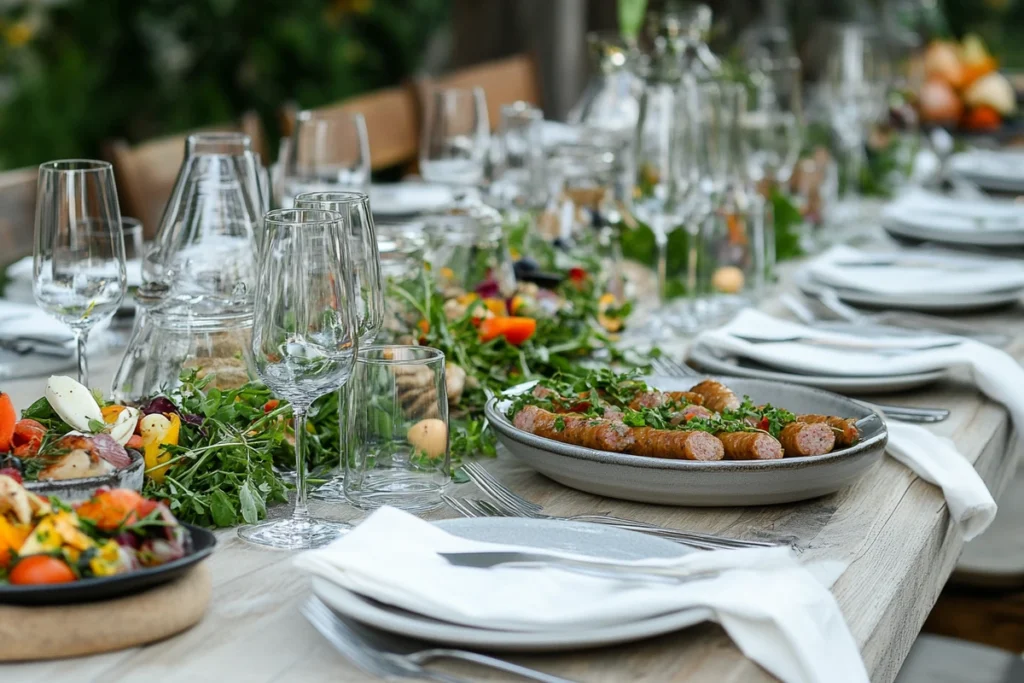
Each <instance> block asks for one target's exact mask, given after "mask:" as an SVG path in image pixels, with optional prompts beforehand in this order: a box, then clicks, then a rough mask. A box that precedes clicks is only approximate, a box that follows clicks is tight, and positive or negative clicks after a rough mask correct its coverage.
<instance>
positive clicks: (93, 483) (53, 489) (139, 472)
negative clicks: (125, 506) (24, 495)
mask: <svg viewBox="0 0 1024 683" xmlns="http://www.w3.org/2000/svg"><path fill="white" fill-rule="evenodd" d="M128 454H129V456H130V457H131V459H132V462H131V464H130V465H128V467H123V468H121V469H119V470H114V471H113V472H111V473H110V474H105V475H103V476H102V477H83V478H81V479H55V480H47V481H26V482H25V484H24V485H25V488H26V489H28V490H29V491H31V492H32V493H35V494H36V495H40V496H44V497H49V496H56V497H57V498H60V499H61V500H63V501H64V502H67V503H77V502H79V501H83V500H88V499H89V498H91V497H92V495H93V494H94V493H95V492H96V489H98V488H111V489H132V490H133V491H141V490H142V482H143V475H144V472H145V469H146V461H145V460H144V459H143V457H142V455H141V454H140V453H139V452H138V451H128Z"/></svg>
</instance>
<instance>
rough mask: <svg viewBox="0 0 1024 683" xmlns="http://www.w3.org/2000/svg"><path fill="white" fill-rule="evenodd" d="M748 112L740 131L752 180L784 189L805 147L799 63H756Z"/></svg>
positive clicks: (795, 61)
mask: <svg viewBox="0 0 1024 683" xmlns="http://www.w3.org/2000/svg"><path fill="white" fill-rule="evenodd" d="M753 66H754V68H753V70H752V72H751V79H750V81H751V82H750V85H749V87H748V89H747V112H746V114H744V116H743V120H742V121H740V128H741V130H742V132H743V137H744V139H745V141H746V145H747V148H748V150H749V154H748V155H747V162H748V164H747V167H748V172H749V173H750V179H751V180H752V181H753V182H754V183H755V184H757V185H758V186H759V187H760V186H761V185H762V183H767V184H771V183H777V184H779V185H782V186H785V185H786V184H787V183H788V182H789V179H790V177H791V176H792V175H793V167H794V166H795V165H796V162H797V159H798V158H799V157H800V149H801V147H802V145H803V104H802V101H801V96H800V62H799V60H797V59H796V58H792V59H788V60H784V61H782V60H780V61H769V60H767V59H762V60H759V61H757V62H756V63H754V64H753Z"/></svg>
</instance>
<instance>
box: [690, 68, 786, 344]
mask: <svg viewBox="0 0 1024 683" xmlns="http://www.w3.org/2000/svg"><path fill="white" fill-rule="evenodd" d="M700 92H701V98H702V110H703V112H704V115H705V117H706V118H707V119H708V120H707V122H706V126H705V128H706V137H707V138H709V139H713V140H714V141H715V143H716V144H717V145H720V148H719V149H718V150H717V159H718V161H717V162H716V163H719V164H721V166H720V169H721V176H720V178H721V182H720V184H716V186H715V187H713V188H712V189H711V192H710V193H709V196H708V200H709V202H710V204H709V205H710V208H711V210H710V211H709V212H708V213H707V215H706V218H705V219H704V221H703V224H702V228H701V231H702V234H703V239H702V243H701V246H702V252H701V254H700V258H699V261H698V283H699V284H698V289H699V291H700V293H701V298H702V310H703V316H704V318H705V322H707V323H711V324H715V323H717V322H720V321H721V320H723V319H724V318H727V317H728V316H730V315H731V314H732V313H734V312H735V311H737V310H738V309H740V308H742V307H744V306H748V305H751V304H752V303H754V302H755V301H757V300H758V299H759V298H760V297H761V296H763V295H764V292H765V289H766V283H767V278H768V275H769V273H770V272H771V270H772V269H773V267H774V251H775V245H774V239H773V230H772V227H771V225H770V224H769V222H768V221H766V220H765V213H766V202H765V201H764V199H763V198H762V197H761V195H760V194H759V193H758V192H757V191H756V190H755V188H754V187H753V185H752V184H751V182H750V178H749V176H748V175H747V155H748V153H749V150H748V149H747V145H746V141H745V136H744V135H743V131H742V127H741V126H742V123H741V122H742V120H743V118H744V116H745V114H746V98H747V93H746V89H745V88H744V87H743V86H741V85H739V84H735V83H717V84H716V83H706V84H704V85H703V86H702V87H701V91H700Z"/></svg>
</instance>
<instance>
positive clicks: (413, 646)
mask: <svg viewBox="0 0 1024 683" xmlns="http://www.w3.org/2000/svg"><path fill="white" fill-rule="evenodd" d="M302 614H303V615H304V616H305V617H306V619H307V620H309V623H310V624H312V625H313V627H314V628H315V629H316V630H317V631H319V632H320V634H321V635H322V636H323V637H324V638H326V639H327V641H328V642H330V643H331V645H333V646H334V649H336V650H337V651H338V652H340V653H341V654H342V655H344V656H345V657H346V658H347V659H348V660H349V661H351V662H352V663H353V664H355V665H356V666H358V667H359V668H360V669H362V670H363V671H365V672H366V673H368V674H370V675H372V676H379V677H380V678H384V679H395V678H421V679H427V680H431V681H439V683H470V681H469V679H466V678H462V677H458V676H451V675H449V674H445V673H441V672H439V671H433V670H431V669H428V668H427V667H426V664H428V663H429V662H432V661H434V660H436V659H460V660H463V661H466V662H473V663H474V664H479V665H481V666H486V667H489V668H491V669H495V670H498V671H505V672H507V673H512V674H516V675H518V676H521V677H522V678H526V679H528V680H532V681H540V682H541V683H573V681H570V680H569V679H566V678H561V677H559V676H551V675H549V674H546V673H543V672H541V671H535V670H533V669H529V668H527V667H525V666H519V665H518V664H513V663H511V662H506V661H504V660H502V659H497V658H496V657H490V656H488V655H482V654H479V653H476V652H469V651H467V650H455V649H451V648H431V647H424V644H423V643H418V642H416V641H414V640H410V639H408V638H403V637H401V636H395V635H391V634H388V633H384V632H382V631H378V630H376V629H369V628H367V627H365V626H361V625H358V624H354V623H352V622H349V621H346V620H344V619H342V618H340V617H339V616H338V615H336V614H335V613H334V612H332V611H331V610H330V608H328V607H327V606H326V605H325V604H324V603H323V602H321V601H320V600H319V599H317V598H310V599H309V600H308V601H307V602H306V604H305V605H303V606H302Z"/></svg>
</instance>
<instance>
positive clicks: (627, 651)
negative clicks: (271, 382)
mask: <svg viewBox="0 0 1024 683" xmlns="http://www.w3.org/2000/svg"><path fill="white" fill-rule="evenodd" d="M970 320H977V322H978V324H979V325H988V326H994V327H998V328H1000V330H1002V331H1007V332H1011V333H1012V334H1013V335H1014V338H1015V340H1014V343H1013V344H1012V346H1011V347H1010V348H1009V351H1010V353H1011V354H1012V355H1014V356H1015V357H1017V358H1020V357H1022V355H1024V316H1021V314H1020V311H1019V309H1014V310H1003V311H999V312H994V313H989V314H984V315H980V316H975V317H973V318H970ZM118 357H119V354H118V353H117V351H116V350H114V351H111V352H110V353H109V354H107V355H105V356H102V357H99V358H96V359H94V360H93V375H92V378H93V382H92V385H93V386H97V387H104V388H105V387H107V386H108V385H109V380H110V377H111V376H112V374H113V371H114V369H115V367H116V365H117V362H118ZM0 388H2V390H3V391H6V392H8V393H10V394H11V396H12V398H13V399H14V402H15V405H17V406H26V405H28V404H29V403H30V402H31V401H33V400H35V399H36V398H38V397H39V396H40V395H42V391H43V388H44V380H43V379H41V378H35V379H27V380H20V381H9V382H5V383H4V384H3V386H2V387H0ZM877 399H878V400H883V399H884V401H885V402H887V403H897V404H905V405H913V406H941V407H945V408H948V409H949V410H950V411H951V412H950V416H949V418H948V419H946V420H945V421H943V422H941V423H938V424H935V425H933V426H932V427H931V428H932V429H933V430H934V431H935V432H936V433H937V434H940V435H942V436H946V437H949V438H950V439H952V440H953V441H954V442H955V443H956V445H957V447H958V448H959V450H960V452H961V453H962V454H963V455H964V456H965V457H966V458H967V459H968V460H970V461H971V462H972V463H974V466H975V468H976V469H977V471H978V473H979V474H980V475H981V477H982V478H983V479H984V481H985V482H986V483H987V484H988V486H989V488H990V489H991V490H992V492H993V494H994V495H996V496H997V497H998V493H999V492H1000V491H1001V490H1002V489H1003V487H1004V486H1005V485H1006V484H1007V482H1008V481H1009V480H1010V478H1011V477H1012V475H1013V469H1014V467H1015V452H1016V448H1015V440H1016V436H1015V433H1014V430H1013V428H1012V425H1011V424H1010V422H1009V419H1008V416H1007V413H1006V411H1005V410H1004V409H1003V407H1002V406H1000V405H997V404H994V403H992V402H991V401H989V400H987V399H986V398H985V397H983V396H982V395H981V394H980V393H979V392H978V391H977V390H976V389H975V388H974V387H973V386H972V385H971V384H970V383H969V382H968V381H967V378H966V377H964V376H957V375H955V374H954V375H953V376H952V377H951V378H950V379H949V380H946V381H943V382H941V383H938V384H935V385H932V386H930V387H927V388H925V389H921V390H919V391H916V392H912V393H905V394H899V395H891V396H884V397H877ZM486 465H487V467H488V469H490V470H491V471H492V472H493V473H494V474H496V475H497V476H498V477H499V478H500V479H501V480H502V481H503V482H505V483H506V484H507V485H508V486H510V487H511V488H512V489H514V490H515V491H516V492H518V493H520V494H522V495H523V496H525V497H527V498H529V499H531V500H533V501H536V502H537V503H540V504H542V505H543V506H544V509H545V511H546V512H548V513H551V514H554V515H569V514H573V513H582V512H608V513H611V514H615V515H618V516H621V517H631V518H634V519H639V520H644V521H647V522H652V523H655V524H660V525H665V526H671V527H675V528H679V529H689V530H695V531H702V532H711V533H715V534H721V535H725V536H735V537H740V538H748V539H761V540H776V541H785V542H789V543H792V544H794V545H795V547H796V548H797V549H798V552H799V554H800V557H801V559H802V560H804V561H821V560H829V561H835V562H839V563H842V565H843V566H844V567H845V568H844V569H843V571H842V574H841V576H840V577H839V579H838V580H837V581H836V583H835V584H834V586H833V588H832V591H833V593H834V595H835V598H836V600H837V602H838V604H839V607H840V608H841V610H842V613H843V616H844V617H845V619H846V622H847V624H848V625H849V628H850V631H851V632H852V634H853V637H854V639H855V640H856V642H857V644H858V645H859V647H860V649H861V653H862V655H863V658H864V663H865V666H866V667H867V671H868V673H869V675H870V678H871V680H872V681H875V682H878V683H888V682H890V681H892V680H893V679H894V678H895V676H896V674H897V673H898V672H899V670H900V666H901V665H902V663H903V660H904V658H905V657H906V656H907V652H908V651H909V649H910V647H911V645H912V644H913V642H914V639H915V638H916V637H917V635H918V633H919V631H920V630H921V626H922V624H923V623H924V620H925V618H926V617H927V616H928V613H929V611H930V610H931V608H932V606H933V605H934V604H935V601H936V599H937V598H938V596H939V593H940V591H941V590H942V588H943V585H944V584H945V583H946V581H947V579H948V578H949V576H950V573H951V572H952V571H953V568H954V566H955V564H956V562H957V558H958V556H959V555H960V552H961V549H962V548H963V545H964V539H963V536H962V534H961V532H960V531H959V529H958V528H957V527H955V526H953V525H952V524H951V523H950V517H949V514H948V512H947V509H946V506H945V504H944V501H943V497H942V493H941V491H940V490H939V489H938V488H936V487H935V486H932V485H931V484H928V483H927V482H925V481H923V480H921V479H920V478H918V477H917V476H915V475H914V474H913V473H912V472H911V471H910V470H908V469H907V468H906V467H904V466H903V465H901V464H899V463H898V462H896V461H895V460H894V459H892V458H888V457H886V458H883V459H882V460H881V461H880V463H879V464H878V465H877V466H875V467H873V468H872V469H871V470H870V471H869V472H868V473H867V474H866V475H864V476H863V477H862V478H861V479H860V480H859V481H857V482H856V483H855V484H853V485H851V486H849V487H848V488H846V489H843V490H841V491H839V492H838V493H835V494H832V495H827V496H824V497H821V498H816V499H813V500H808V501H804V502H799V503H792V504H784V505H772V506H763V507H732V508H679V507H667V506H657V505H645V504H640V503H632V502H627V501H621V500H614V499H609V498H602V497H598V496H594V495H590V494H587V493H583V492H580V491H576V490H573V489H569V488H566V487H564V486H562V485H560V484H557V483H555V482H553V481H551V480H549V479H546V478H545V477H543V476H541V475H540V474H537V473H536V472H534V471H532V470H530V469H529V468H527V467H526V466H524V465H522V464H520V463H518V462H517V461H516V460H515V459H514V458H513V457H512V456H511V455H510V454H509V453H508V452H499V456H498V457H497V458H496V459H494V460H492V461H486ZM451 488H452V493H453V495H456V496H465V497H479V496H480V495H481V494H480V492H479V491H478V490H476V489H475V487H474V486H473V485H472V484H453V485H452V486H451ZM312 509H313V512H314V513H315V514H319V515H322V516H326V517H333V518H337V519H341V520H356V519H358V518H359V517H360V515H358V514H356V511H354V510H353V509H352V508H350V507H348V506H346V505H344V504H340V503H335V504H325V503H317V502H314V503H313V506H312ZM275 512H276V513H277V514H284V513H286V512H287V509H286V508H284V507H283V506H282V508H281V509H279V510H276V511H275ZM435 516H436V517H438V518H440V517H450V516H454V515H453V514H452V513H451V512H450V511H447V510H441V511H438V513H436V514H435ZM217 537H218V547H217V550H216V552H214V554H213V556H212V557H211V558H210V559H209V560H208V561H207V562H206V565H207V566H208V568H209V570H210V571H211V573H212V577H213V597H212V600H211V603H210V606H209V610H208V612H207V614H206V616H205V618H204V619H203V620H202V621H201V622H200V623H199V624H198V625H196V626H195V627H193V628H192V629H190V630H188V631H186V632H184V633H181V634H179V635H177V636H174V637H172V638H170V639H168V640H165V641H162V642H157V643H153V644H151V645H147V646H145V647H138V648H133V649H128V650H122V651H118V652H111V653H108V654H103V655H95V656H90V657H83V658H76V659H61V660H54V661H42V662H31V663H22V664H7V665H0V681H3V683H14V682H18V683H21V682H25V683H29V682H39V683H50V682H51V681H103V682H104V683H113V682H114V681H140V682H145V683H153V682H154V681H172V680H173V681H187V682H188V683H203V682H206V681H209V682H211V683H214V682H216V683H223V682H226V681H244V682H246V683H263V682H266V683H271V682H273V683H283V682H287V681H295V682H300V681H301V682H303V683H315V682H320V681H322V682H324V683H336V682H337V681H371V680H378V679H376V678H374V677H372V676H369V675H367V674H365V673H363V672H362V671H360V670H359V669H357V668H356V667H355V666H354V665H353V664H351V663H350V662H349V661H348V660H346V659H345V658H344V657H342V656H341V655H340V654H338V653H337V652H336V651H335V650H334V649H333V648H332V647H331V646H330V645H329V644H328V643H327V642H326V641H325V640H324V639H323V638H322V637H321V636H320V635H319V633H317V632H316V631H315V630H314V629H313V627H312V626H310V625H309V624H308V623H307V622H306V620H305V619H304V618H303V617H302V615H301V614H300V613H299V607H300V606H301V605H302V603H303V601H305V600H306V599H307V598H308V597H309V596H310V579H309V578H308V577H307V576H305V575H304V574H302V573H301V572H299V571H298V570H296V569H295V568H294V567H293V566H292V560H293V559H294V557H295V554H294V553H289V552H281V551H273V550H263V549H259V548H255V547H253V546H250V545H247V544H246V543H244V542H242V541H241V540H240V539H239V538H238V537H237V535H236V533H235V530H234V529H224V530H221V531H219V532H218V533H217ZM153 618H154V619H159V618H160V615H153ZM507 658H508V659H510V660H513V661H516V662H518V663H521V664H525V665H527V666H530V667H533V668H536V669H540V670H542V671H546V672H550V673H553V674H557V675H560V676H564V677H566V678H569V679H572V680H578V681H585V682H601V681H607V682H609V683H610V682H619V681H627V680H628V681H636V682H639V681H657V682H664V683H667V682H670V681H688V682H696V683H704V682H707V683H729V682H734V681H765V680H773V678H772V676H770V675H769V674H768V673H766V672H765V671H764V670H763V669H761V668H760V667H759V666H758V665H757V664H755V663H754V662H752V661H751V660H749V659H747V658H746V657H745V656H744V655H743V653H742V652H740V651H739V650H738V649H737V648H736V646H735V645H733V643H732V642H731V640H730V639H729V637H728V636H727V635H726V633H725V631H723V630H722V629H721V628H720V627H719V626H717V625H715V624H712V623H707V624H702V625H699V626H696V627H692V628H688V629H686V630H683V631H680V632H677V633H671V634H668V635H665V636H661V637H657V638H652V639H649V640H644V641H641V642H634V643H628V644H624V645H620V646H615V647H605V648H601V649H594V650H582V651H574V652H567V653H562V654H546V655H508V656H507ZM434 666H436V667H437V668H439V669H440V670H443V671H445V672H448V673H451V674H457V675H462V676H464V677H466V678H468V679H470V680H476V681H503V680H519V679H515V678H512V677H509V676H508V675H506V674H500V673H494V672H491V671H488V670H486V669H481V668H479V667H476V666H473V665H463V664H455V663H448V662H444V663H438V664H436V665H434Z"/></svg>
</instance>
